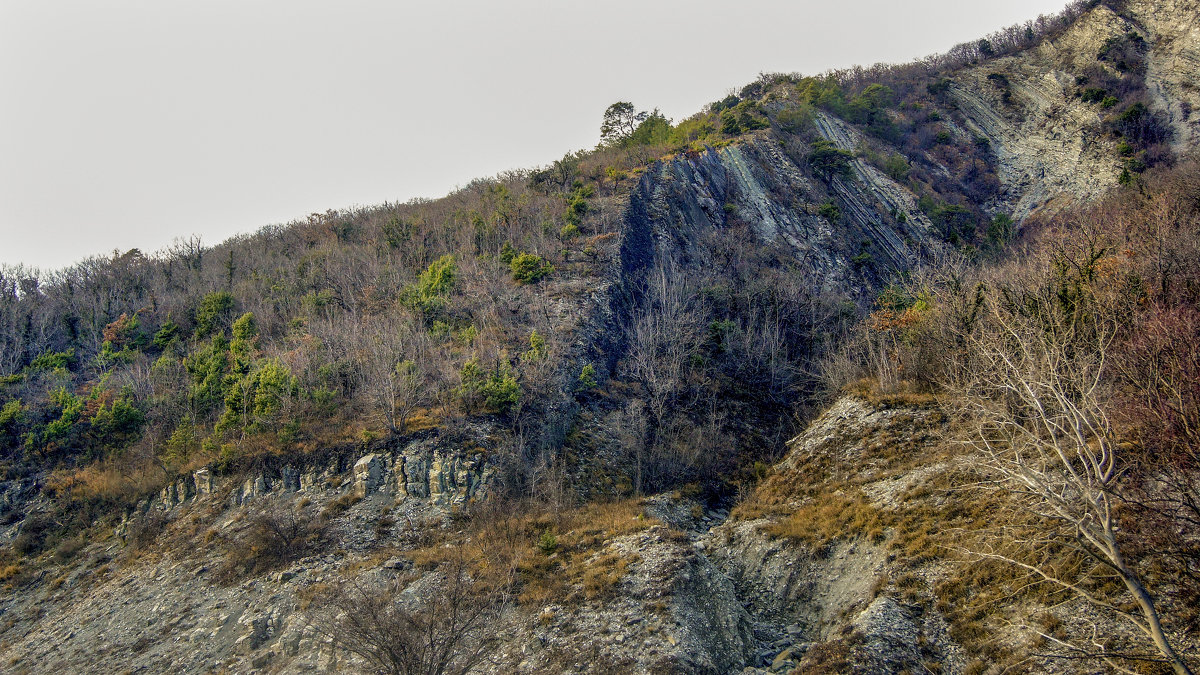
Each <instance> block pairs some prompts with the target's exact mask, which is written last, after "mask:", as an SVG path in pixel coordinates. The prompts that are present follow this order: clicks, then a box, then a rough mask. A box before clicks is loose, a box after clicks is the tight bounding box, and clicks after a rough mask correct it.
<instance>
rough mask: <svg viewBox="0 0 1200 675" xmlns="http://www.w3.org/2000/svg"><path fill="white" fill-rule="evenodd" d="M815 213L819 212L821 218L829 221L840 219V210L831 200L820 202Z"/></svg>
mask: <svg viewBox="0 0 1200 675" xmlns="http://www.w3.org/2000/svg"><path fill="white" fill-rule="evenodd" d="M817 213H819V214H821V217H822V218H825V219H826V220H828V221H829V222H831V223H836V222H838V221H840V220H841V219H842V210H841V209H839V208H838V205H837V204H834V203H833V202H825V203H824V204H822V205H821V207H820V208H819V209H817Z"/></svg>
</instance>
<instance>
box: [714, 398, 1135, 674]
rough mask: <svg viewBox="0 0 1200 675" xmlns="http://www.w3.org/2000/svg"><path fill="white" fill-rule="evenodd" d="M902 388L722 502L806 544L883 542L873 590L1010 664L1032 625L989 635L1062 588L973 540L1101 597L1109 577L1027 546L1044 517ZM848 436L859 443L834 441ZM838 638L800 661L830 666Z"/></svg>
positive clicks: (813, 547) (1026, 649) (980, 654)
mask: <svg viewBox="0 0 1200 675" xmlns="http://www.w3.org/2000/svg"><path fill="white" fill-rule="evenodd" d="M872 396H873V397H875V398H878V395H872ZM903 396H904V397H906V398H907V399H908V400H909V403H906V404H904V405H900V404H898V403H897V401H898V400H899V399H896V398H891V399H889V400H888V401H886V402H884V403H877V402H875V401H871V404H872V405H875V406H876V407H885V406H886V407H891V408H893V409H896V408H911V409H912V415H904V414H900V415H893V416H891V417H890V418H889V422H888V423H887V424H883V425H880V426H879V427H878V428H871V429H866V430H860V431H857V432H850V433H846V434H843V436H842V437H840V438H836V439H834V440H833V441H832V442H831V443H829V444H828V445H827V446H825V447H824V448H823V450H828V451H827V452H816V453H814V454H813V456H811V457H806V458H804V459H803V461H797V462H794V463H793V464H792V465H790V468H789V465H782V466H781V468H778V469H777V470H776V471H775V472H774V473H772V474H771V475H769V476H768V477H767V478H766V479H765V480H763V481H762V482H760V484H759V486H758V488H757V489H756V491H755V492H754V493H753V494H752V495H751V496H749V497H748V498H747V499H746V500H744V501H743V502H742V503H741V504H739V505H738V506H737V507H736V508H735V509H734V510H733V514H732V515H733V517H734V518H737V519H742V520H756V519H764V522H763V523H761V524H760V528H761V530H762V531H763V532H764V533H766V534H768V535H769V536H772V537H776V538H780V539H784V540H787V541H790V542H794V543H797V544H800V545H802V546H804V547H806V548H807V549H808V550H809V551H811V552H813V553H816V554H820V553H821V552H822V551H824V550H826V549H828V547H830V546H831V545H833V544H834V543H836V542H838V541H853V540H867V541H871V542H873V543H876V544H880V545H882V546H884V547H885V549H886V550H887V553H888V558H889V569H888V570H887V571H888V574H889V579H888V580H886V581H884V582H882V583H881V584H880V585H879V587H878V588H877V589H876V590H877V591H878V592H881V593H887V594H890V595H894V596H896V597H898V598H901V599H903V600H904V601H905V602H906V603H909V604H915V605H924V606H927V607H936V609H937V610H938V611H939V612H941V613H942V614H943V615H944V616H945V617H946V619H947V621H948V622H949V624H950V632H951V637H952V638H953V639H954V640H955V641H956V642H958V643H959V644H960V645H962V647H963V648H964V650H965V651H966V652H967V653H968V654H971V655H972V657H973V658H975V659H978V661H975V662H973V664H984V665H987V666H991V667H998V668H1001V669H1003V668H1005V667H1015V666H1017V665H1018V664H1019V663H1021V660H1022V659H1024V658H1026V657H1027V656H1028V655H1029V654H1030V653H1032V652H1033V651H1034V650H1035V649H1036V648H1037V646H1036V643H1035V642H1033V640H1034V639H1036V635H1035V633H1034V632H1033V631H1028V630H1027V631H1025V632H1024V635H1025V636H1026V638H1028V639H1029V640H1030V642H1029V643H1028V644H1022V643H1021V642H1020V639H1021V638H1019V637H1018V638H1015V639H1014V638H1012V637H1006V638H1004V639H999V638H998V637H997V636H999V635H1004V634H1010V635H1018V636H1019V635H1021V634H1022V633H1021V631H1017V632H1015V633H1014V632H1013V629H1012V625H1013V624H1024V625H1035V624H1038V623H1039V622H1046V621H1049V620H1048V619H1044V618H1042V616H1043V615H1044V614H1045V608H1050V607H1055V606H1057V605H1060V604H1062V603H1063V602H1065V601H1067V600H1069V599H1070V597H1071V596H1070V595H1069V594H1067V593H1065V592H1063V591H1062V590H1061V589H1060V588H1059V587H1057V586H1052V585H1050V584H1047V583H1045V582H1041V581H1040V580H1038V579H1035V578H1033V577H1031V575H1030V574H1029V573H1028V572H1026V571H1024V570H1023V569H1022V568H1020V567H1018V566H1016V565H1013V564H1011V563H1008V562H1004V561H1000V560H985V559H982V558H981V557H980V556H978V555H976V554H973V553H972V552H978V551H991V552H996V553H999V554H1002V555H1008V556H1010V557H1012V558H1016V559H1022V560H1026V561H1028V562H1034V561H1035V560H1041V559H1042V558H1044V559H1050V560H1056V561H1058V562H1057V563H1056V567H1055V571H1057V572H1058V573H1060V574H1062V575H1063V576H1064V577H1066V578H1073V579H1077V580H1078V579H1082V580H1083V581H1084V583H1085V584H1086V585H1087V587H1088V588H1089V589H1090V590H1092V591H1093V592H1095V593H1097V594H1098V595H1100V596H1102V597H1116V596H1117V595H1119V593H1120V588H1119V587H1118V586H1117V584H1116V583H1115V582H1114V580H1113V579H1111V578H1109V577H1106V576H1104V575H1101V574H1098V573H1097V570H1096V569H1095V568H1094V567H1092V566H1089V565H1087V564H1085V561H1084V560H1082V559H1081V558H1079V557H1078V556H1072V555H1070V554H1069V553H1068V552H1066V551H1064V550H1062V549H1061V548H1058V549H1050V548H1045V547H1043V548H1041V549H1039V550H1036V551H1032V550H1031V549H1030V548H1029V546H1028V545H1027V544H1024V543H1022V542H1021V541H1019V540H1021V539H1034V538H1035V537H1038V536H1039V535H1040V536H1041V537H1043V538H1044V537H1045V535H1046V531H1045V527H1046V523H1044V522H1041V521H1040V520H1039V519H1037V518H1036V517H1034V516H1031V515H1029V513H1028V512H1025V511H1023V510H1021V509H1020V508H1019V504H1018V503H1017V501H1016V499H1017V498H1016V497H1015V496H1014V495H1012V494H1009V493H1006V492H1004V491H1001V490H996V489H991V488H990V487H989V486H988V484H987V482H986V480H985V478H986V477H985V475H984V474H983V473H982V472H981V471H980V470H979V469H978V468H977V459H975V458H973V457H972V456H971V455H970V454H969V453H968V450H967V449H966V447H965V446H963V445H961V444H957V443H956V442H955V439H956V438H958V437H959V431H958V430H957V429H955V428H954V426H953V424H952V423H951V422H950V421H948V420H947V419H946V418H945V417H944V416H943V415H941V414H939V413H938V412H937V411H931V410H930V408H929V407H927V406H928V405H929V402H928V399H926V398H925V395H923V394H912V393H905V394H903ZM863 398H864V400H867V399H866V397H863ZM850 447H854V448H859V449H860V450H861V452H858V453H848V454H847V453H845V452H844V450H845V449H846V448H850ZM930 465H945V466H946V467H947V468H946V469H944V470H940V471H937V472H933V473H931V474H929V476H928V477H927V478H925V479H923V480H919V481H917V482H916V483H915V484H913V485H911V486H910V487H908V488H907V489H905V490H903V491H901V492H899V493H894V494H893V495H892V496H891V497H889V498H886V499H884V500H883V501H882V502H877V503H874V504H873V503H871V501H870V500H868V499H867V496H866V493H864V487H868V486H870V485H872V484H873V483H877V482H878V481H880V480H882V479H886V478H888V477H890V476H898V475H906V474H909V473H911V472H913V471H917V470H919V469H921V468H922V467H925V466H930ZM1054 629H1055V630H1056V631H1058V632H1061V631H1062V630H1063V629H1062V628H1061V627H1059V626H1055V627H1054ZM1046 632H1047V633H1051V634H1052V633H1053V632H1052V631H1049V630H1047V631H1046ZM846 646H847V645H845V644H844V643H838V641H834V642H832V643H828V644H826V645H825V647H823V648H822V650H821V651H814V652H812V654H813V656H814V657H816V658H812V659H810V658H808V657H806V662H805V664H804V668H811V672H822V669H823V668H824V669H825V672H831V671H830V670H829V669H830V668H832V669H833V672H836V671H837V668H838V667H839V666H838V665H837V664H840V663H843V662H844V658H845V657H846V652H845V649H844V648H845V647H846ZM826 648H827V649H826ZM1043 648H1044V646H1043ZM814 649H816V648H814ZM979 667H980V666H978V665H972V666H971V668H979ZM804 668H802V670H804ZM804 672H810V670H804ZM975 672H983V670H976V671H975ZM989 672H991V671H989Z"/></svg>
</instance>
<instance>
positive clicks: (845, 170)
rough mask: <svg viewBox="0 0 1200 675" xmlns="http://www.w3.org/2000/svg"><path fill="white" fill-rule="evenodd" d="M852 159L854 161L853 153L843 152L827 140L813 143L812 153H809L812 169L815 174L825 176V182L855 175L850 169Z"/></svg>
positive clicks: (809, 162)
mask: <svg viewBox="0 0 1200 675" xmlns="http://www.w3.org/2000/svg"><path fill="white" fill-rule="evenodd" d="M852 159H854V154H853V153H851V152H848V151H846V150H842V149H840V148H838V147H837V146H836V145H834V144H833V143H832V142H830V141H826V140H820V141H816V142H815V143H813V144H812V151H810V152H809V153H808V164H809V166H811V167H812V170H813V173H815V174H817V175H818V176H824V177H825V180H832V179H833V177H834V176H841V177H843V178H849V177H851V176H852V175H854V171H853V170H852V169H851V168H850V160H852Z"/></svg>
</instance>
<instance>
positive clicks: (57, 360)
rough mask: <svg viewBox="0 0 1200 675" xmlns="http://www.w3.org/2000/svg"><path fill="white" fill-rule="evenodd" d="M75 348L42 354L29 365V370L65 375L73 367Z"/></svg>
mask: <svg viewBox="0 0 1200 675" xmlns="http://www.w3.org/2000/svg"><path fill="white" fill-rule="evenodd" d="M75 362H76V358H75V348H74V347H72V348H70V349H68V350H67V351H65V352H43V353H41V354H38V356H37V357H36V358H35V359H34V360H33V363H30V364H29V369H30V370H35V371H36V370H46V371H50V372H53V373H66V372H67V370H68V369H69V368H70V367H71V366H73V365H75Z"/></svg>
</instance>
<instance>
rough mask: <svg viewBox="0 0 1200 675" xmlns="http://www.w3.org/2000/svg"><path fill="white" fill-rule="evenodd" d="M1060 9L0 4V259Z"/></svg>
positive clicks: (154, 237) (190, 223)
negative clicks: (625, 104)
mask: <svg viewBox="0 0 1200 675" xmlns="http://www.w3.org/2000/svg"><path fill="white" fill-rule="evenodd" d="M1064 4H1065V3H1064V0H1009V1H1008V2H969V1H968V2H963V0H910V1H908V2H896V1H894V0H886V1H885V0H842V1H840V2H829V1H827V0H822V1H820V2H813V1H809V0H793V1H791V2H783V1H766V0H743V1H741V2H732V1H731V0H719V1H718V0H679V1H670V2H668V1H664V0H608V1H607V2H581V1H580V2H577V1H574V0H541V1H536V0H508V1H507V2H497V1H495V0H490V1H471V2H467V1H454V0H442V1H441V2H407V1H396V0H393V1H391V2H384V1H368V0H361V1H360V0H339V1H338V2H316V1H312V0H286V1H283V0H236V1H226V0H190V1H180V0H144V1H140V2H127V1H121V0H104V1H103V2H97V1H96V0H0V263H10V264H11V263H26V264H31V265H35V266H40V267H43V268H50V267H61V266H64V265H67V264H70V263H72V262H74V261H77V260H79V259H81V258H83V257H86V256H88V255H93V254H101V253H108V252H111V251H112V250H113V249H121V250H126V249H130V248H134V247H137V248H141V249H142V250H144V251H147V252H149V251H154V250H158V249H160V248H162V247H164V246H166V245H168V244H170V243H171V241H172V240H173V239H175V238H176V237H186V236H188V235H192V234H197V235H200V236H201V237H202V238H203V240H204V241H205V242H206V243H210V244H212V243H217V242H219V241H220V240H222V239H224V238H226V237H228V236H230V235H232V234H235V233H238V232H250V231H253V230H256V229H258V228H259V227H261V226H263V225H267V224H272V223H282V222H288V221H291V220H294V219H298V218H303V217H304V216H306V215H307V214H308V213H311V212H313V211H324V210H326V209H329V208H344V207H349V206H355V205H370V204H378V203H381V202H384V201H404V200H407V199H410V198H412V197H437V196H440V195H443V194H445V193H446V192H448V191H450V190H452V189H454V188H455V187H456V186H458V185H463V184H465V183H467V182H468V181H470V180H471V179H472V178H476V177H481V176H491V175H495V174H496V173H498V172H500V171H503V170H506V169H513V168H521V167H531V166H537V165H543V164H546V163H548V162H550V161H552V160H553V159H555V158H557V157H561V156H562V155H563V153H565V152H567V151H568V150H576V149H580V148H585V147H592V146H594V145H595V144H596V142H597V141H598V139H599V125H600V117H601V114H602V113H603V111H604V108H605V107H606V106H607V105H608V104H609V103H612V102H613V101H616V100H629V101H632V102H633V103H635V104H636V105H637V106H638V107H639V108H653V107H659V108H661V109H662V110H663V112H664V113H665V114H666V115H667V116H668V117H671V118H674V119H676V120H678V119H681V118H683V117H687V116H688V115H691V114H692V113H695V112H697V111H699V110H700V108H701V107H702V106H703V105H704V104H705V103H707V102H709V101H713V100H716V99H719V98H721V97H723V96H724V95H725V94H726V93H727V92H728V91H730V90H731V89H733V88H736V87H740V86H741V85H743V84H745V83H747V82H750V81H751V80H753V79H754V78H755V77H757V75H758V73H760V72H778V71H782V72H797V71H798V72H803V73H806V74H813V73H819V72H822V71H824V70H827V69H830V68H838V67H844V66H849V65H854V64H864V65H866V64H870V63H875V62H879V61H889V62H896V61H908V60H911V59H913V58H915V57H921V56H925V55H927V54H931V53H934V52H939V51H944V50H945V49H947V48H949V47H951V46H952V45H954V44H956V43H959V42H965V41H967V40H970V39H974V38H977V37H980V36H982V35H984V34H986V33H989V32H991V31H993V30H995V29H997V28H1000V27H1002V26H1006V25H1009V24H1012V23H1016V22H1019V21H1023V20H1026V19H1030V18H1033V17H1035V16H1037V15H1038V14H1043V13H1050V12H1055V11H1058V10H1059V9H1061V8H1062V6H1063V5H1064Z"/></svg>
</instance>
